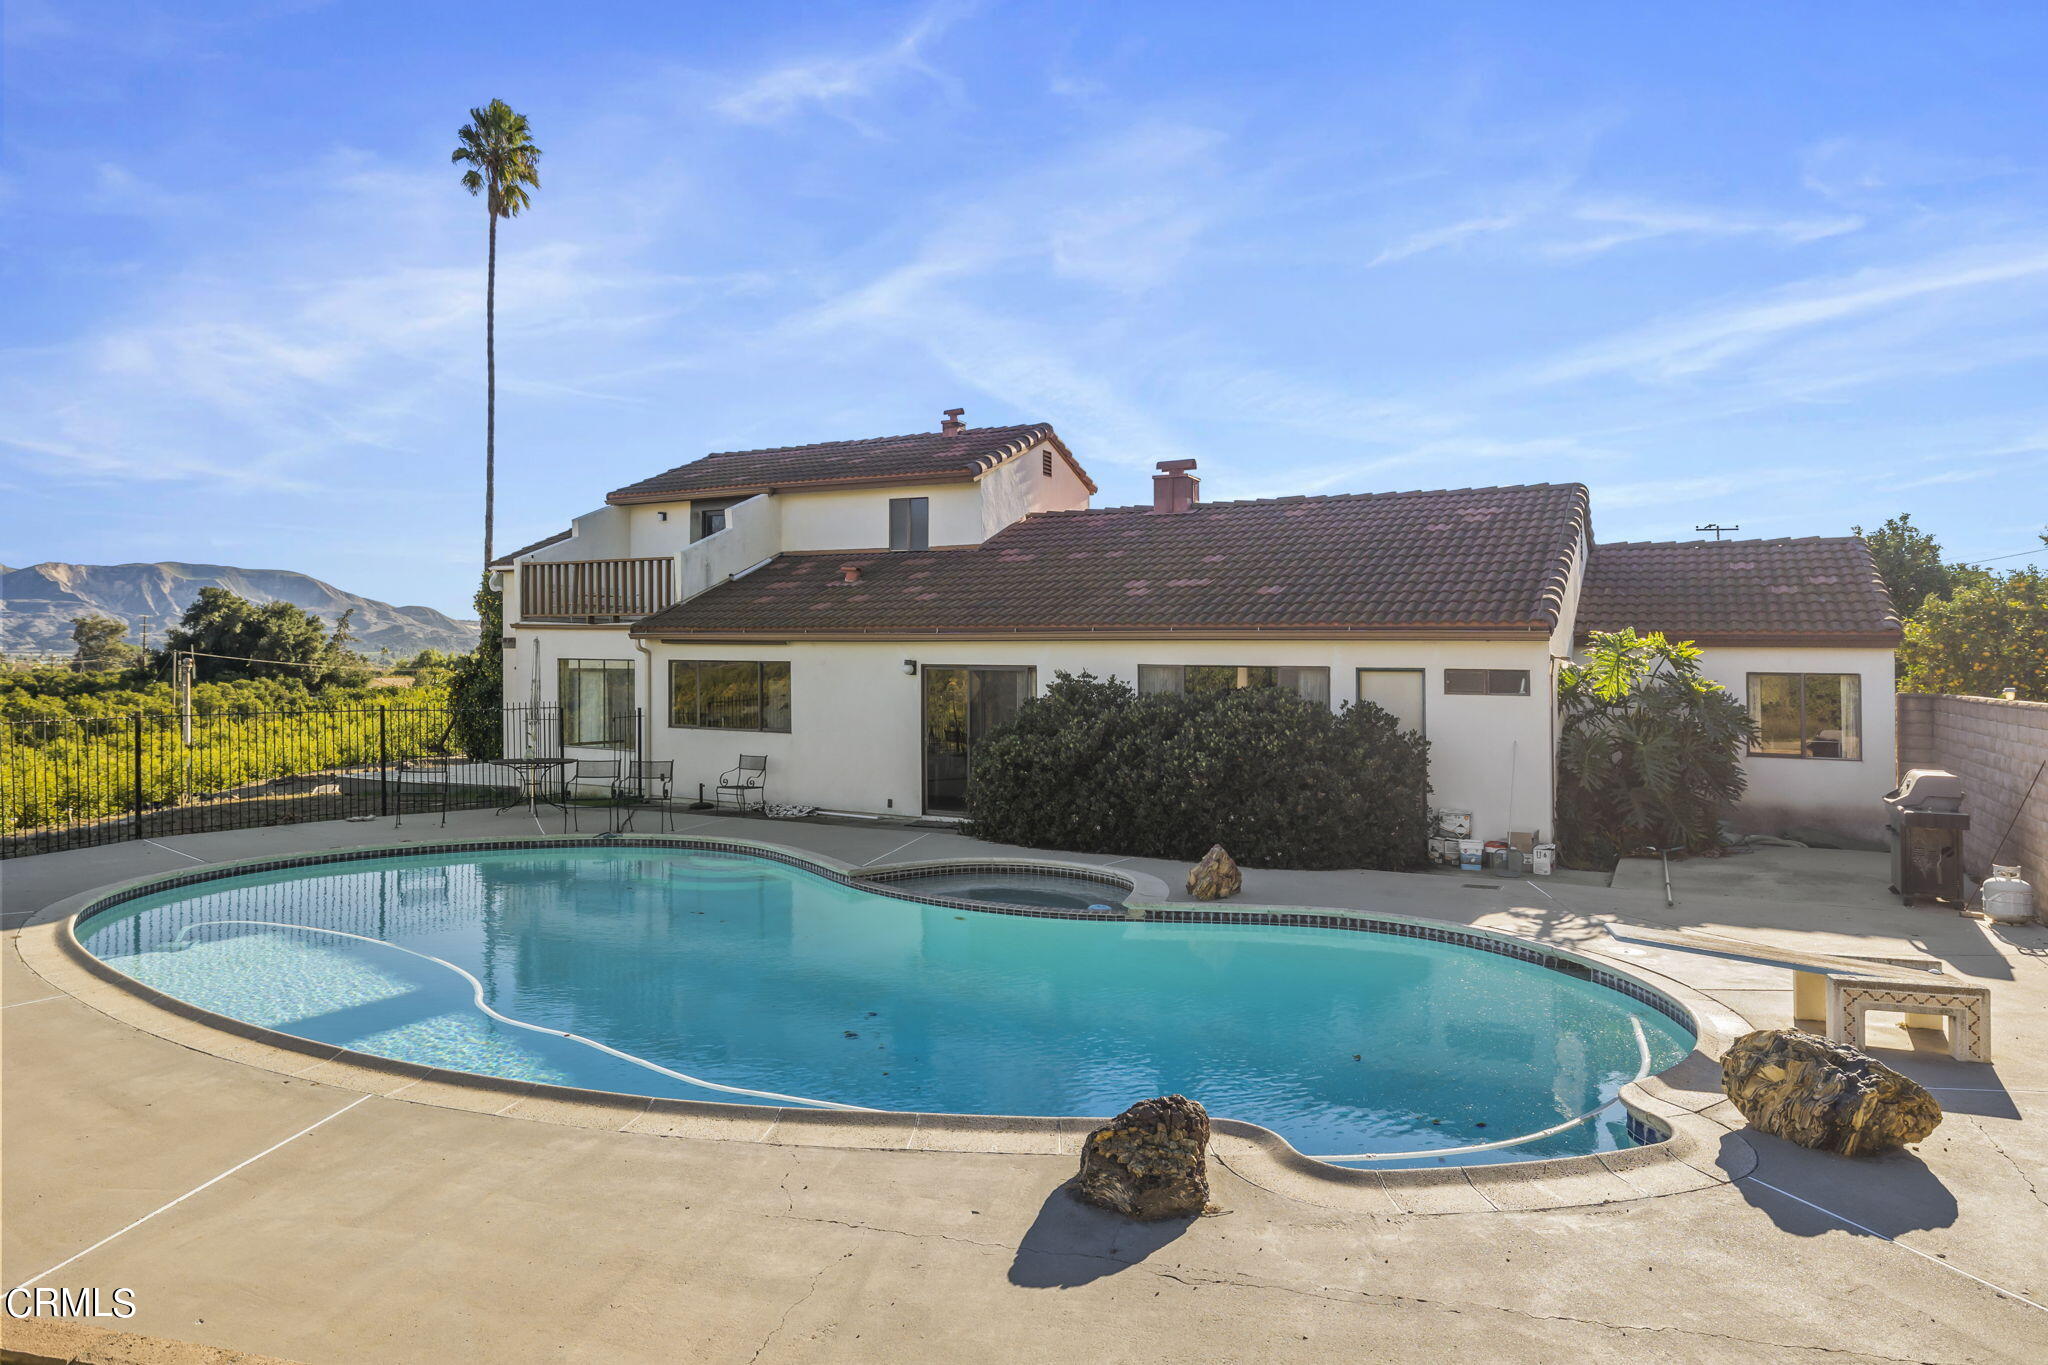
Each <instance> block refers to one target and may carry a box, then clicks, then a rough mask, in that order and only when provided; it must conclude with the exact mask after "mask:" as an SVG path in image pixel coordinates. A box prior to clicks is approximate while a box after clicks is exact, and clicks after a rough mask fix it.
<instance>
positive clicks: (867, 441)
mask: <svg viewBox="0 0 2048 1365" xmlns="http://www.w3.org/2000/svg"><path fill="white" fill-rule="evenodd" d="M1008 431H1020V432H1021V431H1031V432H1044V433H1046V434H1048V435H1050V434H1051V432H1052V424H1051V423H1050V422H1020V423H1018V424H1016V425H1014V426H1001V427H965V428H962V429H961V430H959V431H956V432H952V433H950V434H951V435H952V436H954V437H955V438H958V439H961V440H965V439H966V438H968V437H972V436H992V435H994V434H995V433H997V432H1008ZM947 434H948V433H946V432H931V431H905V432H899V433H897V434H896V435H894V436H848V437H842V438H840V439H839V440H836V441H804V442H800V443H799V444H796V445H786V446H756V447H754V448H753V449H751V450H709V451H706V452H705V453H704V454H702V455H699V456H698V457H697V459H699V460H723V459H726V458H729V457H733V456H746V455H779V454H781V453H783V452H784V451H790V450H818V449H820V448H822V447H824V446H866V445H880V444H882V443H883V442H885V441H910V440H916V439H919V438H921V437H943V436H945V435H947ZM692 463H694V461H693V462H692ZM682 467H683V466H681V465H678V466H677V468H679V469H680V468H682Z"/></svg>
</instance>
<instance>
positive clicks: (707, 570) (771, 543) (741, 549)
mask: <svg viewBox="0 0 2048 1365" xmlns="http://www.w3.org/2000/svg"><path fill="white" fill-rule="evenodd" d="M783 506H784V503H783V501H782V499H780V498H776V497H773V496H771V495H769V494H766V493H757V494H755V495H754V496H753V497H751V498H748V499H747V500H746V501H744V502H736V503H734V504H733V505H732V506H730V507H728V508H726V509H725V529H724V530H722V531H714V532H713V533H712V534H710V535H708V536H705V537H704V538H703V539H702V540H697V541H692V542H690V543H689V544H687V545H684V546H683V547H682V548H681V550H680V551H678V552H676V567H677V574H676V599H677V600H678V601H686V600H688V599H689V598H692V597H695V596H696V595H697V594H698V593H700V592H703V591H704V590H706V589H707V588H715V587H717V586H718V585H719V584H720V583H723V582H725V581H726V580H727V579H729V578H731V577H732V576H733V575H734V574H736V573H743V572H745V571H746V570H748V569H751V568H753V567H755V566H756V565H758V564H760V563H761V562H762V561H763V560H766V559H772V558H774V557H775V556H776V555H777V554H779V553H781V551H782V509H783ZM678 520H682V521H685V522H686V521H687V520H688V519H687V518H677V517H671V518H669V520H668V521H667V522H665V523H663V529H664V530H665V529H667V527H669V526H673V525H675V524H676V522H677V521H678ZM657 553H658V552H657Z"/></svg>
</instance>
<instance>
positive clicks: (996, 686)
mask: <svg viewBox="0 0 2048 1365" xmlns="http://www.w3.org/2000/svg"><path fill="white" fill-rule="evenodd" d="M1036 676H1037V674H1036V670H1034V669H1030V668H972V667H959V666H951V665H948V666H943V667H930V668H926V669H925V670H924V808H925V809H926V810H927V811H931V812H933V813H935V814H940V813H943V814H957V813H960V812H962V811H965V810H966V809H967V774H968V771H969V769H970V768H971V767H972V766H973V763H974V746H975V744H976V743H977V742H979V741H980V739H981V738H982V736H984V735H986V734H988V733H989V732H990V731H991V730H995V729H999V728H1001V727H1002V726H1004V725H1007V724H1009V723H1010V721H1011V720H1013V719H1014V718H1015V717H1016V715H1017V709H1018V708H1019V707H1021V706H1022V705H1023V704H1024V703H1025V702H1026V701H1028V700H1029V699H1030V697H1031V693H1032V690H1033V684H1034V682H1035V680H1036Z"/></svg>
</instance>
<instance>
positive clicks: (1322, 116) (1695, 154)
mask: <svg viewBox="0 0 2048 1365" xmlns="http://www.w3.org/2000/svg"><path fill="white" fill-rule="evenodd" d="M5 25H6V31H5V47H4V56H0V77H4V81H5V103H4V108H0V116H4V127H0V290H4V296H0V318H4V319H5V321H4V331H0V350H4V354H0V561H4V562H6V563H8V564H17V565H18V564H23V563H29V562H34V561H38V560H44V559H62V560H75V561H89V562H119V561H128V560H156V559H183V560H200V561H212V562H224V563H232V564H238V565H244V566H251V567H264V568H292V569H299V570H303V571H305V572H308V573H313V574H316V575H318V576H320V577H323V578H326V579H329V580H330V581H333V582H335V583H337V584H339V585H341V586H343V587H345V588H348V589H351V590H354V591H357V592H362V593H367V594H369V595H372V596H375V597H381V598H385V599H387V600H391V601H395V602H400V603H414V602H420V603H426V604H429V605H433V606H438V607H441V608H443V609H446V610H451V611H461V612H463V614H467V612H466V606H467V597H468V593H469V591H470V588H471V585H472V583H473V581H474V578H473V575H474V568H473V566H474V563H475V559H476V556H477V554H478V552H479V544H478V542H479V537H480V530H479V519H480V500H481V495H480V491H479V490H480V483H481V474H480V470H481V463H482V385H483V355H482V292H483V238H484V228H485V220H484V214H483V210H482V207H481V205H480V203H479V202H478V201H475V200H473V199H471V198H470V197H468V196H467V195H466V194H464V193H463V191H462V190H461V188H460V187H459V185H458V184H457V179H456V171H455V169H454V168H452V167H450V166H449V164H448V152H449V150H450V148H451V147H452V146H453V142H454V132H455V129H456V128H457V127H458V126H459V125H460V124H461V123H462V122H463V121H464V119H465V116H466V110H467V109H468V108H469V107H470V106H471V105H473V104H480V103H482V102H484V101H485V100H488V99H490V98H492V97H494V96H496V97H502V98H504V99H506V100H508V101H509V102H511V103H512V104H513V105H514V106H515V107H517V108H519V109H520V110H521V111H523V112H525V113H526V114H527V115H528V116H529V117H530V118H531V119H532V121H533V126H534V130H535V137H536V140H537V141H538V142H539V143H540V145H541V146H542V148H543V149H544V150H545V153H546V156H545V160H544V162H543V185H542V188H541V190H540V191H539V192H538V193H537V195H536V196H535V203H534V207H533V209H532V211H531V212H530V213H529V214H528V215H526V216H524V217H522V218H520V219H517V220H515V221H513V222H512V223H510V224H508V225H506V227H505V229H504V231H503V232H502V234H501V248H502V249H501V257H500V272H501V273H500V307H499V319H498V322H499V353H498V362H499V380H500V387H499V433H500V438H499V474H500V485H499V508H500V514H499V528H500V530H499V544H500V546H501V547H504V546H513V545H518V544H521V543H524V542H525V541H527V540H530V539H534V538H537V537H539V536H541V535H544V534H547V533H549V532H552V531H554V530H557V529H559V528H560V527H561V526H562V525H563V524H564V523H565V520H566V518H567V517H568V516H569V515H572V514H574V513H576V512H580V511H584V510H587V509H588V508H590V507H592V506H595V505H596V504H597V503H598V502H599V501H600V500H601V498H602V495H603V493H604V492H605V490H607V489H609V488H612V487H615V486H617V485H619V484H622V483H626V482H629V481H631V480H634V479H638V478H642V477H645V476H646V475H648V474H651V473H654V472H656V471H658V470H660V469H663V468H666V467H668V466H670V465H673V464H677V463H681V462H682V461H683V460H686V459H689V458H693V457H695V456H696V455H699V454H702V453H704V452H706V451H712V450H728V449H735V448H745V447H751V446H759V445H772V444H785V443H796V442H807V441H818V440H830V439H835V438H840V437H849V436H866V435H880V434H885V433H892V432H900V431H914V430H923V429H927V428H929V427H932V426H935V425H936V423H937V421H938V419H939V413H940V410H941V409H944V408H949V407H964V408H966V409H967V411H968V417H969V420H970V421H971V422H973V423H975V424H977V425H986V424H994V423H1004V422H1013V421H1026V420H1045V421H1050V422H1052V423H1053V424H1054V425H1055V426H1056V427H1057V428H1058V429H1059V431H1060V432H1061V434H1062V435H1063V436H1064V437H1065V438H1066V440H1067V442H1068V444H1069V445H1070V446H1072V447H1073V449H1074V450H1075V452H1076V453H1077V454H1078V455H1079V456H1080V458H1081V459H1082V461H1083V462H1084V463H1085V464H1086V465H1087V466H1088V467H1089V469H1090V470H1091V471H1092V472H1093V473H1094V474H1095V475H1096V478H1097V481H1098V482H1099V483H1100V484H1101V485H1102V490H1103V492H1102V497H1101V498H1100V499H1098V505H1107V504H1110V503H1116V502H1130V501H1136V500H1139V499H1141V498H1143V497H1145V496H1147V493H1146V490H1147V488H1148V487H1149V485H1148V482H1147V480H1148V475H1149V472H1150V468H1151V465H1152V463H1153V462H1154V461H1155V460H1160V459H1166V458H1174V457H1184V456H1192V457H1195V458H1197V459H1199V460H1200V462H1201V470H1202V472H1203V474H1204V476H1205V483H1204V492H1205V494H1206V495H1207V496H1209V497H1211V498H1232V497H1259V496H1268V495H1274V494H1284V493H1292V492H1345V491H1359V490H1375V489H1397V488H1416V487H1445V486H1463V485H1470V484H1489V483H1520V482H1539V481H1557V480H1569V479H1579V480H1583V481H1585V482H1587V483H1588V484H1590V485H1591V486H1592V488H1593V492H1594V519H1595V531H1596V533H1597V534H1598V536H1599V537H1600V538H1601V539H1604V540H1621V539H1674V538H1692V537H1693V529H1692V528H1693V527H1694V526H1695V524H1697V523H1701V522H1709V521H1720V522H1723V523H1739V524H1740V525H1741V526H1742V528H1743V534H1745V535H1750V534H1762V535H1805V534H1841V533H1844V532H1846V531H1847V530H1848V529H1849V527H1850V526H1851V525H1852V524H1855V523H1862V524H1864V525H1866V526H1868V525H1874V524H1875V523H1876V522H1878V521H1881V520H1882V519H1883V518H1885V517H1886V516H1888V515H1891V514H1892V513H1895V512H1900V511H1911V512H1912V513H1913V514H1914V516H1915V518H1916V520H1918V521H1920V522H1921V523H1923V524H1924V525H1926V526H1928V527H1930V528H1932V529H1933V530H1935V531H1936V532H1937V533H1938V534H1939V535H1940V537H1941V539H1942V540H1943V542H1944V544H1945V545H1946V546H1947V548H1948V550H1949V551H1950V553H1951V554H1952V555H1953V556H1956V557H1962V558H1975V557H1981V556H1991V555H2002V554H2007V553H2010V552H2013V551H2022V550H2026V549H2029V548H2030V547H2033V546H2035V545H2036V543H2037V542H2036V534H2037V531H2038V529H2039V527H2040V526H2041V524H2042V523H2044V522H2048V193H2044V190H2048V164H2044V158H2048V142H2044V141H2043V138H2042V130H2043V129H2044V128H2048V85H2044V83H2043V82H2042V80H2041V78H2040V73H2041V71H2042V70H2043V69H2044V60H2048V6H2042V5H2039V4H2033V3H2026V4H2011V5H1993V4H1973V5H1948V6H1929V5H1924V4H1898V5H1885V4H1873V5H1857V6H1839V5H1822V4H1814V5H1783V4H1772V5H1756V6H1751V5H1741V4H1723V5H1711V6H1709V5H1697V6H1694V5H1681V6H1645V5H1640V4H1628V5H1612V6H1609V5H1587V4H1576V5H1536V4H1527V5H1503V6H1486V5H1441V6H1436V5H1432V6H1418V5H1394V4H1363V3H1361V4H1354V5H1344V6H1337V5H1297V4H1289V3H1264V4H1259V5H1230V6H1219V5H1201V4H1196V3H1185V2H1183V3H1173V4H1158V3H1135V2H1134V3H1127V4H1118V5H1100V4H1053V3H1039V4H1009V5H1005V4H994V3H987V4H956V3H939V4H933V5H880V4H859V5H825V4H809V5H778V4H769V3H764V4H754V5H677V4H674V3H659V4H587V5H582V6H559V5H522V4H517V3H500V4H492V5H487V6H486V5H474V6H472V5H463V4H455V3H447V4H431V5H419V4H409V5H395V4H376V3H350V4H328V5H319V4H312V3H272V4H256V5H238V4H233V3H227V0H218V2H216V3H209V4H206V5H190V4H176V5H161V6H155V5H141V4H121V5H108V4H98V3H93V2H92V0H62V2H61V3H53V2H52V0H8V3H7V4H6V6H5ZM2007 562H2008V563H2010V562H2012V561H2007ZM2019 562H2024V561H2019Z"/></svg>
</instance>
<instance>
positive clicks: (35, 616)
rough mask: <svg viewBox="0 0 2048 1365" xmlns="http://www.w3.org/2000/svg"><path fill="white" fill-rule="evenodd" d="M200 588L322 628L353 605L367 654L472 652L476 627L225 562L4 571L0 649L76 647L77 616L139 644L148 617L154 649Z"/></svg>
mask: <svg viewBox="0 0 2048 1365" xmlns="http://www.w3.org/2000/svg"><path fill="white" fill-rule="evenodd" d="M201 588H226V589H227V590H228V591H229V592H232V593H236V594H239V595H240V596H242V597H246V598H248V599H249V600H250V601H251V602H256V603H263V602H279V601H282V602H290V603H292V604H293V605H294V606H299V607H304V608H305V609H306V610H307V611H310V612H312V613H313V614H314V615H315V616H318V617H319V618H320V619H321V620H323V621H330V622H331V621H334V620H336V619H338V618H339V617H340V616H341V614H342V613H343V612H344V611H347V610H348V609H349V608H350V607H354V608H355V612H356V614H355V618H354V621H353V622H352V624H351V626H350V629H351V630H352V631H353V632H354V634H355V635H356V637H357V640H358V641H359V643H358V644H357V645H356V646H355V647H356V648H357V649H359V650H362V651H363V652H364V653H368V654H375V653H376V652H377V651H378V650H379V649H380V648H388V649H389V650H390V651H391V652H392V653H393V654H394V655H398V654H411V653H414V652H416V651H418V650H421V649H429V648H431V649H445V650H451V651H466V650H469V649H473V648H475V646H476V632H477V623H476V622H475V621H458V620H456V619H455V618H454V617H452V616H447V615H444V614H443V613H441V612H438V611H435V610H434V609H433V608H432V607H394V606H392V605H391V604H390V603H389V602H379V601H377V600H375V599H374V598H369V597H358V596H357V595H356V594H354V593H351V592H343V591H342V590H341V589H340V588H337V587H335V586H334V585H333V584H331V583H323V582H321V581H320V580H319V579H317V578H311V577H308V576H307V575H305V574H302V573H293V572H292V571H291V570H289V569H237V568H233V567H230V566H229V565H225V564H174V563H166V564H58V563H54V562H53V563H47V564H34V565H31V566H29V567H28V568H25V569H6V568H5V567H4V566H0V649H5V650H8V651H10V652H18V651H27V650H38V651H41V650H56V651H63V652H68V651H69V650H70V649H71V618H72V617H74V616H86V615H92V614H98V615H101V616H111V617H113V618H114V619H115V620H117V621H125V622H126V623H127V625H128V638H129V639H130V640H133V641H137V642H139V641H140V640H141V638H142V625H143V618H144V617H145V616H147V617H149V618H150V620H149V634H150V640H151V642H152V643H156V644H160V643H162V641H163V638H164V631H165V629H166V628H167V627H168V626H170V625H172V624H174V623H175V622H176V621H177V619H178V617H179V616H181V615H183V614H184V611H185V608H186V607H188V606H190V605H191V604H192V602H193V600H194V599H195V598H197V597H198V596H199V590H200V589H201Z"/></svg>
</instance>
